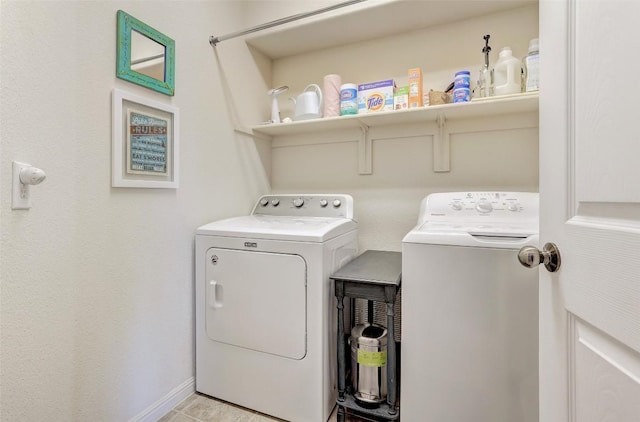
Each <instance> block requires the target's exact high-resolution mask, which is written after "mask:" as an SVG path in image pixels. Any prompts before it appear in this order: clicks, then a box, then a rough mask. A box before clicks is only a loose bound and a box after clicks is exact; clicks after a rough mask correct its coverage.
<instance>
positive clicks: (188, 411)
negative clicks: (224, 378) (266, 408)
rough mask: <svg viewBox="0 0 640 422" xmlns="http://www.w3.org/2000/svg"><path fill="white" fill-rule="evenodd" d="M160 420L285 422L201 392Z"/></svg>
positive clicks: (350, 420)
mask: <svg viewBox="0 0 640 422" xmlns="http://www.w3.org/2000/svg"><path fill="white" fill-rule="evenodd" d="M158 422H285V421H283V420H282V419H278V418H274V417H271V416H268V415H264V414H262V413H259V412H255V411H253V410H250V409H245V408H243V407H240V406H236V405H234V404H231V403H227V402H223V401H220V400H216V399H214V398H212V397H209V396H205V395H204V394H200V393H193V394H192V395H190V396H189V397H187V398H186V399H184V400H183V401H182V402H181V403H179V404H178V405H177V406H176V407H174V408H173V409H172V410H171V411H170V412H169V413H167V414H166V415H164V416H163V417H162V418H160V419H159V420H158ZM329 422H336V411H335V410H334V412H333V414H332V415H331V418H329ZM347 422H366V421H364V420H362V419H357V418H350V417H347Z"/></svg>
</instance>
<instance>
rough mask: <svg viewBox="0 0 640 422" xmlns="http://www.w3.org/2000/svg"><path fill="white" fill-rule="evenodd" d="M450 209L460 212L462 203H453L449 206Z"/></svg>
mask: <svg viewBox="0 0 640 422" xmlns="http://www.w3.org/2000/svg"><path fill="white" fill-rule="evenodd" d="M451 208H453V209H454V210H456V211H460V210H461V209H462V202H460V201H454V202H453V204H451Z"/></svg>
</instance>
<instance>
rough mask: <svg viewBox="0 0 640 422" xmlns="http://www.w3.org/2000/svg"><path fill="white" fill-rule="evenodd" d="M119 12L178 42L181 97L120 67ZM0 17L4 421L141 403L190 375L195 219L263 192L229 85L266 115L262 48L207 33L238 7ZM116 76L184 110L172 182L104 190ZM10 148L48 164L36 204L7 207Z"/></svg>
mask: <svg viewBox="0 0 640 422" xmlns="http://www.w3.org/2000/svg"><path fill="white" fill-rule="evenodd" d="M118 9H123V10H124V11H126V12H128V13H130V14H132V15H133V16H135V17H137V18H138V19H140V20H142V21H143V22H146V23H148V24H150V25H151V26H153V27H155V28H156V29H158V30H160V31H161V32H163V33H165V34H167V35H169V36H171V37H172V38H174V39H175V41H176V95H175V97H168V96H165V95H162V94H159V93H155V92H153V91H150V90H147V89H145V88H142V87H139V86H137V85H133V84H130V83H128V82H125V81H122V80H120V79H117V78H115V76H114V75H115V56H116V47H115V46H116V11H117V10H118ZM0 14H1V22H0V23H1V43H0V45H1V48H2V50H1V60H0V61H1V63H2V69H1V75H0V76H1V80H0V82H1V85H2V88H1V108H0V118H1V131H0V135H1V143H0V148H1V150H0V151H1V154H0V157H1V159H0V166H1V174H2V179H1V180H2V182H1V185H0V188H1V196H2V207H1V209H0V217H1V226H0V227H1V234H2V237H1V239H2V241H1V271H2V272H1V277H2V278H1V283H2V284H1V313H0V317H1V326H0V327H1V337H0V343H1V350H0V352H1V361H0V364H1V369H0V384H1V385H0V393H1V397H0V400H1V401H0V420H3V421H5V420H6V421H43V420H58V421H98V420H102V421H125V420H130V419H131V418H134V417H136V416H141V415H142V416H144V411H145V409H148V408H150V407H153V405H154V404H155V403H157V402H158V401H159V400H162V399H163V398H166V396H167V394H169V393H170V392H171V391H172V390H174V389H175V388H177V387H180V386H185V385H186V386H188V385H189V382H190V381H193V378H192V377H193V367H194V356H193V355H194V354H193V344H194V337H193V301H194V298H193V282H194V280H193V263H194V255H193V239H194V230H195V228H196V227H198V226H199V225H201V224H204V223H207V222H209V221H212V220H214V219H218V218H222V217H227V216H230V215H236V214H242V213H247V212H249V211H250V209H251V206H252V204H253V201H255V198H256V197H257V196H258V195H259V194H261V193H264V192H266V191H268V190H269V182H268V180H267V178H266V175H265V169H264V168H263V166H262V164H261V161H260V159H259V157H258V154H257V151H256V144H254V142H253V141H252V140H251V139H249V138H247V137H245V136H243V135H241V134H237V133H234V131H233V127H232V124H231V123H230V122H231V119H230V114H229V113H230V108H229V106H230V104H228V102H227V100H226V97H225V95H224V93H225V91H229V92H233V94H234V95H233V99H234V101H233V104H232V105H233V106H234V107H237V108H241V109H243V110H244V115H243V116H245V118H248V119H250V120H255V121H257V120H258V119H259V118H261V116H262V114H263V113H262V111H260V110H259V109H260V107H259V106H254V103H255V102H254V101H250V100H249V99H250V98H249V93H253V92H255V91H256V90H257V89H258V88H257V87H259V90H263V89H264V87H263V83H262V82H261V81H260V78H258V77H256V72H257V69H256V66H255V65H254V58H253V57H252V56H251V55H250V54H249V52H248V51H247V49H246V47H245V46H244V43H242V42H240V41H229V42H228V43H227V44H226V45H225V46H223V47H221V48H220V49H219V51H218V54H219V56H220V57H218V58H216V56H215V54H214V52H213V50H212V48H211V47H210V46H209V43H208V37H209V35H212V31H214V30H215V31H220V32H230V31H234V30H236V29H238V27H243V26H244V22H243V19H242V16H241V15H240V9H239V4H238V3H237V2H218V1H217V2H196V1H189V2H171V1H167V2H161V1H154V2H131V1H120V2H117V1H111V2H103V1H91V2H89V1H66V2H64V4H63V5H62V4H61V2H56V1H51V2H45V1H43V2H24V1H6V0H3V1H2V3H1V9H0ZM220 62H223V63H224V65H223V66H219V63H220ZM221 69H225V72H224V75H223V74H222V72H221ZM223 76H224V78H223ZM113 88H119V89H122V90H126V91H128V92H131V93H135V94H138V95H143V96H145V97H147V98H149V99H153V100H156V101H161V102H164V103H167V104H172V105H174V106H176V107H179V109H180V113H181V121H180V127H181V133H180V135H181V148H180V152H181V162H180V165H181V167H180V188H179V189H177V190H173V189H124V188H111V92H112V89H113ZM265 106H266V105H265ZM259 146H260V144H259ZM262 148H263V155H264V157H265V159H266V160H267V161H268V155H269V151H268V149H264V147H263V146H262ZM12 160H17V161H24V162H27V163H31V164H33V165H36V166H38V167H40V168H42V169H44V170H45V171H46V173H47V179H46V180H45V181H44V182H43V183H42V184H41V185H39V186H36V187H35V188H33V189H32V197H33V208H32V209H31V210H29V211H22V210H20V211H19V210H11V161H12Z"/></svg>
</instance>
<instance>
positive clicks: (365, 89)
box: [358, 79, 396, 114]
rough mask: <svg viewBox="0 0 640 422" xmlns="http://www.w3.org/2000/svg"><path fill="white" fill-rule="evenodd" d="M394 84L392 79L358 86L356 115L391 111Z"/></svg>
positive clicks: (394, 89)
mask: <svg viewBox="0 0 640 422" xmlns="http://www.w3.org/2000/svg"><path fill="white" fill-rule="evenodd" d="M395 91H396V83H395V81H394V80H393V79H387V80H385V81H378V82H369V83H366V84H359V85H358V114H366V113H375V112H376V111H392V110H393V94H394V93H395Z"/></svg>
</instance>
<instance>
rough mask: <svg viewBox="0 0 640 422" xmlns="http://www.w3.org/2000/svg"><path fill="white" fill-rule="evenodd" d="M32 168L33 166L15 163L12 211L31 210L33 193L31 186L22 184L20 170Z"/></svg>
mask: <svg viewBox="0 0 640 422" xmlns="http://www.w3.org/2000/svg"><path fill="white" fill-rule="evenodd" d="M27 167H31V164H25V163H20V162H18V161H14V162H13V188H12V192H11V209H14V210H28V209H29V208H31V192H30V189H29V185H25V184H23V183H21V182H20V170H22V169H23V168H27Z"/></svg>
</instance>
